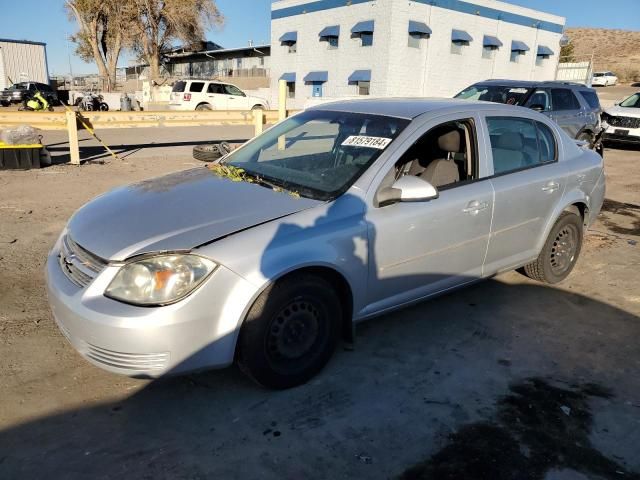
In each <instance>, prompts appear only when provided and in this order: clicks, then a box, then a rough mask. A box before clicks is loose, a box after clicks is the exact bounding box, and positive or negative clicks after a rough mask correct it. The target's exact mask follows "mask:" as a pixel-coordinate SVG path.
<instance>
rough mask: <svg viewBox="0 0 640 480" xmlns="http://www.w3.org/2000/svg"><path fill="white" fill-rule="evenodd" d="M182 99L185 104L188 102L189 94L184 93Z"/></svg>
mask: <svg viewBox="0 0 640 480" xmlns="http://www.w3.org/2000/svg"><path fill="white" fill-rule="evenodd" d="M182 98H183V99H184V101H185V102H188V101H189V100H191V94H190V93H185V94H184V96H183V97H182Z"/></svg>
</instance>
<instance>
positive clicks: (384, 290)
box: [46, 99, 605, 388]
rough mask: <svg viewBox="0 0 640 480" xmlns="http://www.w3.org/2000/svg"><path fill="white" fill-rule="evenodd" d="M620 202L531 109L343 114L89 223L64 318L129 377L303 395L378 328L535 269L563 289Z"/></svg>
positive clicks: (425, 103) (133, 197)
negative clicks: (224, 372) (593, 229)
mask: <svg viewBox="0 0 640 480" xmlns="http://www.w3.org/2000/svg"><path fill="white" fill-rule="evenodd" d="M604 193H605V176H604V172H603V163H602V158H601V157H600V156H599V155H597V154H595V153H593V152H591V151H589V150H586V149H585V148H584V147H581V146H579V145H577V144H576V142H575V141H574V140H572V139H571V138H569V137H568V136H567V135H566V134H565V133H564V132H562V131H561V130H560V129H559V128H558V126H557V125H555V124H554V123H553V122H551V121H550V120H549V119H547V118H546V117H545V116H543V115H541V114H538V113H536V112H534V111H531V110H528V109H523V108H519V107H513V106H510V105H498V104H492V103H483V102H466V101H459V100H423V99H386V100H365V101H345V102H338V103H331V104H326V105H322V106H318V107H315V108H312V109H309V110H306V111H304V112H301V113H299V114H297V115H295V116H293V117H291V118H289V119H287V120H285V121H284V122H282V123H280V124H278V125H276V126H274V127H272V128H271V129H269V130H267V131H266V132H265V133H264V134H262V135H260V136H258V137H257V138H255V139H253V140H252V141H250V142H248V143H246V144H245V145H243V146H242V147H241V148H239V149H238V150H235V151H234V152H232V153H230V154H229V155H227V156H226V157H224V158H223V159H221V160H220V161H218V162H217V163H215V164H211V165H208V166H207V167H201V168H196V169H193V170H187V171H183V172H179V173H175V174H172V175H168V176H165V177H160V178H157V179H152V180H148V181H144V182H142V183H138V184H134V185H130V186H126V187H122V188H117V189H115V190H113V191H111V192H109V193H107V194H105V195H102V196H100V197H98V198H96V199H95V200H93V201H91V202H90V203H88V204H87V205H85V206H84V207H82V208H81V209H80V210H79V211H78V212H76V213H75V214H74V216H73V217H72V218H71V220H70V221H69V224H68V225H67V227H66V228H65V230H64V232H62V235H61V236H60V238H59V240H58V241H57V242H56V244H55V246H54V248H53V250H52V251H51V253H50V255H49V258H48V262H47V267H46V276H47V285H48V293H49V301H50V304H51V308H52V310H53V314H54V317H55V319H56V322H57V323H58V325H59V327H60V330H61V331H62V332H63V333H64V335H65V336H66V337H67V338H68V339H69V341H70V343H71V344H72V345H73V346H74V347H75V348H76V349H77V350H78V351H79V352H80V353H81V354H82V355H83V356H84V357H85V358H87V359H88V360H89V361H91V362H93V363H94V364H96V365H98V366H100V367H102V368H105V369H107V370H110V371H112V372H117V373H122V374H126V375H130V376H134V377H158V376H162V375H166V374H175V373H183V372H188V371H194V370H200V369H209V368H219V367H225V366H227V365H229V364H231V363H232V362H234V361H237V362H238V363H239V365H240V366H241V367H242V369H243V370H244V371H245V372H246V373H248V374H249V375H250V376H251V377H252V378H253V379H254V380H256V381H257V382H258V383H260V384H262V385H264V386H267V387H271V388H287V387H291V386H294V385H298V384H301V383H303V382H305V381H307V380H308V379H310V378H311V377H312V376H313V375H315V374H316V373H317V372H318V371H319V370H320V369H321V368H322V367H323V366H324V365H325V364H326V363H327V362H328V360H329V358H330V357H331V354H332V352H333V350H334V348H335V347H336V345H337V343H338V342H339V341H340V340H341V339H342V340H345V341H351V340H352V337H353V334H354V333H353V332H354V326H355V324H356V323H358V322H360V321H363V320H365V319H369V318H371V317H374V316H376V315H380V314H383V313H385V312H389V311H391V310H394V309H396V308H399V307H403V306H405V305H408V304H411V303H414V302H417V301H421V300H424V299H428V298H431V297H433V296H435V295H440V294H442V293H445V292H450V291H452V290H453V289H456V288H459V287H461V286H464V285H469V284H471V283H473V282H477V281H479V280H481V279H483V278H487V277H490V276H492V275H495V274H497V273H499V272H503V271H507V270H512V269H516V268H521V267H522V271H523V272H524V273H526V274H527V275H528V276H530V277H532V278H534V279H537V280H540V281H543V282H548V283H556V282H559V281H561V280H563V279H564V278H565V277H566V276H567V275H568V274H569V273H570V272H571V270H572V268H573V267H574V265H575V263H576V261H577V259H578V255H579V253H580V248H581V245H582V238H583V232H584V229H585V228H587V227H588V226H589V225H590V224H591V222H593V220H594V219H595V218H596V216H597V214H598V212H599V210H600V208H601V205H602V202H603V198H604Z"/></svg>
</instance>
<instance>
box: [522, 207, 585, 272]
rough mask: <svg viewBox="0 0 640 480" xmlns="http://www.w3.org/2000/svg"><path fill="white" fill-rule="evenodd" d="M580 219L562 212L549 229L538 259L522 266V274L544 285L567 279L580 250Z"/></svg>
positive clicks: (571, 213)
mask: <svg viewBox="0 0 640 480" xmlns="http://www.w3.org/2000/svg"><path fill="white" fill-rule="evenodd" d="M582 233H583V232H582V218H581V217H580V215H578V214H576V213H574V212H563V213H562V215H560V217H559V218H558V220H557V221H556V223H555V225H554V226H553V228H552V229H551V232H550V233H549V236H548V237H547V241H546V242H545V244H544V247H542V251H541V252H540V255H538V258H537V259H536V260H535V261H534V262H531V263H530V264H528V265H525V266H524V273H525V274H526V275H527V276H528V277H529V278H532V279H534V280H538V281H540V282H544V283H550V284H553V283H558V282H561V281H562V280H564V279H565V278H567V276H568V275H569V274H570V273H571V270H573V267H574V266H575V264H576V261H577V260H578V257H579V256H580V250H581V249H582Z"/></svg>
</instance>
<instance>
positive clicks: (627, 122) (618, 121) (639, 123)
mask: <svg viewBox="0 0 640 480" xmlns="http://www.w3.org/2000/svg"><path fill="white" fill-rule="evenodd" d="M607 123H609V125H611V126H613V127H622V128H640V118H635V117H609V119H608V120H607Z"/></svg>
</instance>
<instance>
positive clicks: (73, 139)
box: [66, 110, 80, 165]
mask: <svg viewBox="0 0 640 480" xmlns="http://www.w3.org/2000/svg"><path fill="white" fill-rule="evenodd" d="M66 121H67V132H68V134H69V155H70V157H71V163H72V164H73V165H80V145H79V144H78V126H77V125H76V114H75V112H72V111H71V110H67V112H66Z"/></svg>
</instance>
